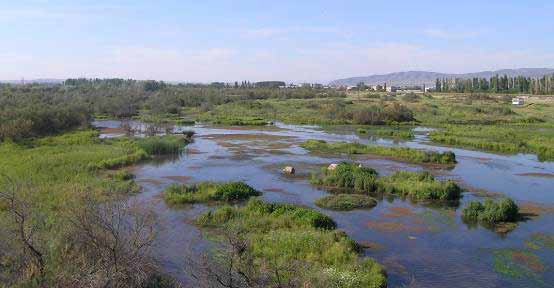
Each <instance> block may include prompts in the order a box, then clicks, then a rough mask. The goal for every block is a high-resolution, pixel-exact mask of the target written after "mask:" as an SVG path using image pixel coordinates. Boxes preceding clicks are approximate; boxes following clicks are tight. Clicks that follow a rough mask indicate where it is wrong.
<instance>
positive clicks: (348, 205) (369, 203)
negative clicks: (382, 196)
mask: <svg viewBox="0 0 554 288" xmlns="http://www.w3.org/2000/svg"><path fill="white" fill-rule="evenodd" d="M315 204H316V205H317V206H319V207H322V208H327V209H332V210H341V211H348V210H354V209H360V208H371V207H374V206H375V205H377V201H376V200H375V199H373V198H372V197H369V196H366V195H359V194H338V195H329V196H326V197H323V198H320V199H317V200H316V201H315Z"/></svg>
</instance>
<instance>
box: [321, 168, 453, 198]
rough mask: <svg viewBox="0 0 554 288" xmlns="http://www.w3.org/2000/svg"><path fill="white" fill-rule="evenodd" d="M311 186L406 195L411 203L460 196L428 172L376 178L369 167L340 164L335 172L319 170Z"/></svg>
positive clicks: (352, 191) (353, 191) (448, 184)
mask: <svg viewBox="0 0 554 288" xmlns="http://www.w3.org/2000/svg"><path fill="white" fill-rule="evenodd" d="M312 183H313V184H315V185H323V186H325V187H329V188H337V189H346V190H347V191H350V193H353V194H369V193H372V192H382V193H391V194H397V195H401V196H409V197H411V198H412V199H414V200H440V201H454V200H458V199H459V198H460V197H461V188H460V187H459V186H458V185H457V184H456V183H455V182H453V181H437V180H436V179H435V178H434V177H433V176H432V175H431V174H430V173H428V172H409V171H398V172H396V173H394V174H393V175H391V176H385V177H379V176H378V174H377V172H376V171H375V170H374V169H372V168H366V167H359V166H358V165H356V164H352V163H346V162H343V163H340V164H339V165H338V166H337V168H336V169H335V170H328V169H325V168H323V169H322V173H321V174H320V175H314V176H313V177H312Z"/></svg>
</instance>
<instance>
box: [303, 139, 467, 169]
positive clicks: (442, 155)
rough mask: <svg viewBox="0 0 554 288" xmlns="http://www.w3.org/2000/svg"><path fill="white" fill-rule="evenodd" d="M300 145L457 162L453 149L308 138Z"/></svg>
mask: <svg viewBox="0 0 554 288" xmlns="http://www.w3.org/2000/svg"><path fill="white" fill-rule="evenodd" d="M300 146H301V147H302V148H304V149H307V150H310V151H311V152H319V153H347V154H373V155H380V156H385V157H391V158H394V159H398V160H401V161H407V162H413V163H432V164H455V163H456V155H455V154H454V153H453V152H451V151H446V152H434V151H424V150H419V149H414V148H408V147H387V146H376V145H363V144H359V143H348V142H333V143H328V142H326V141H323V140H308V141H306V142H304V143H302V144H301V145H300Z"/></svg>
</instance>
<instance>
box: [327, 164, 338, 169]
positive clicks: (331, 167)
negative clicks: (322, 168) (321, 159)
mask: <svg viewBox="0 0 554 288" xmlns="http://www.w3.org/2000/svg"><path fill="white" fill-rule="evenodd" d="M337 166H339V164H335V163H333V164H329V167H327V170H335V169H337Z"/></svg>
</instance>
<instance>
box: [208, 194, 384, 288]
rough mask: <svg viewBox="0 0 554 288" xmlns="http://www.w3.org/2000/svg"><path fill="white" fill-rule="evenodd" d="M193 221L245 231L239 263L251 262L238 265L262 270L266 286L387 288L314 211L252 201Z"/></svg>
mask: <svg viewBox="0 0 554 288" xmlns="http://www.w3.org/2000/svg"><path fill="white" fill-rule="evenodd" d="M197 223H198V224H199V225H200V226H203V227H212V228H216V229H227V228H229V227H234V229H238V230H240V231H244V233H245V235H244V237H245V240H246V241H247V243H248V245H247V246H246V248H245V251H244V255H243V257H241V259H252V260H251V261H247V263H239V265H240V264H245V265H248V267H251V268H253V269H254V270H256V271H264V272H262V273H263V274H264V275H263V276H264V277H267V278H269V281H270V284H268V285H269V286H275V285H272V284H275V283H277V282H281V283H287V282H289V281H292V280H293V279H294V280H295V281H296V282H297V283H298V286H301V287H386V275H385V273H384V271H383V269H382V267H381V266H380V265H379V264H377V263H375V262H374V261H373V260H372V259H370V258H360V255H359V251H360V249H359V247H358V245H357V244H356V243H355V242H354V241H352V240H351V239H350V238H349V237H348V236H347V235H346V234H345V233H343V232H340V231H337V230H335V227H336V224H335V222H334V221H333V220H332V219H331V218H329V217H328V216H326V215H324V214H321V213H320V212H317V211H315V210H311V209H308V208H302V207H298V206H294V205H290V204H273V203H267V202H263V201H261V200H258V199H251V200H250V201H249V202H248V204H247V205H246V206H244V207H230V206H224V207H221V208H219V209H217V210H215V211H213V212H208V213H206V214H203V215H202V216H200V217H199V218H198V219H197ZM274 271H278V272H279V273H278V274H277V275H278V278H279V280H277V276H276V273H273V272H274Z"/></svg>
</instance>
